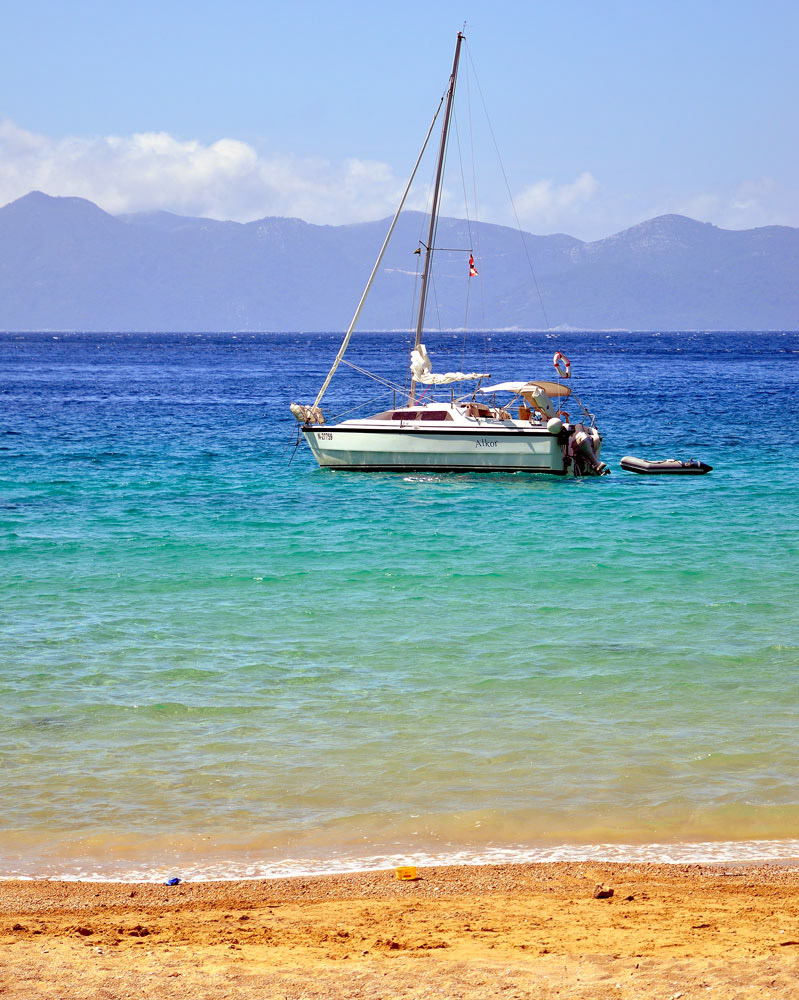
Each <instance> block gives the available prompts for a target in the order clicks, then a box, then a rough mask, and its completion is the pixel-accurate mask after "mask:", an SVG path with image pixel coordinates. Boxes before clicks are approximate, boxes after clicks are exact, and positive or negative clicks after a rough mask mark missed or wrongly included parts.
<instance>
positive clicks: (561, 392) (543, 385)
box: [480, 379, 571, 396]
mask: <svg viewBox="0 0 799 1000" xmlns="http://www.w3.org/2000/svg"><path fill="white" fill-rule="evenodd" d="M536 386H538V388H539V389H543V390H544V392H545V393H546V394H547V395H548V396H570V395H571V389H570V388H569V387H568V386H567V385H561V384H560V382H545V381H543V380H542V379H536V380H535V381H534V382H497V384H496V385H484V386H483V387H482V388H481V390H480V392H515V393H516V394H517V395H518V394H519V393H524V392H530V391H532V390H533V389H535V388H536Z"/></svg>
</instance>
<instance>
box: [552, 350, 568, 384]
mask: <svg viewBox="0 0 799 1000" xmlns="http://www.w3.org/2000/svg"><path fill="white" fill-rule="evenodd" d="M552 364H553V365H554V366H555V371H556V372H557V373H558V375H560V377H561V378H571V377H572V363H571V361H569V359H568V358H567V357H566V355H565V354H561V352H560V351H558V352H557V353H556V354H555V357H554V358H553V359H552Z"/></svg>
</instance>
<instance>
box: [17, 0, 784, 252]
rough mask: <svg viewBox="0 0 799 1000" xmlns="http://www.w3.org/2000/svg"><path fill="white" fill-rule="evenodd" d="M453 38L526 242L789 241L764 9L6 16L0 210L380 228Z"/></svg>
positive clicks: (578, 5) (36, 9)
mask: <svg viewBox="0 0 799 1000" xmlns="http://www.w3.org/2000/svg"><path fill="white" fill-rule="evenodd" d="M464 21H466V22H467V29H466V33H467V38H468V52H469V57H470V58H469V60H468V68H469V81H468V87H469V94H470V96H471V97H472V112H473V118H474V119H475V121H476V124H475V133H474V134H475V144H476V148H477V149H478V151H479V152H478V156H477V158H478V160H479V161H480V165H481V170H480V174H481V179H480V180H479V182H478V205H479V210H480V211H479V214H480V217H481V218H483V219H485V220H486V221H496V222H510V221H512V212H511V209H510V206H509V202H508V199H507V196H506V194H505V191H504V181H503V180H502V176H501V172H500V171H499V170H498V169H496V166H494V167H493V172H492V168H491V165H490V164H489V162H488V161H489V160H490V159H491V157H490V156H489V155H488V153H489V150H490V146H491V143H490V136H489V134H488V132H487V131H486V129H485V125H484V123H482V117H481V116H482V112H481V111H480V110H479V106H478V105H479V102H478V100H477V97H476V94H477V91H476V89H475V86H474V76H473V69H476V73H477V77H478V79H479V83H480V86H481V88H482V91H483V94H484V96H485V99H486V103H487V105H488V110H489V113H490V116H491V124H492V126H493V129H494V132H495V134H496V136H497V141H498V144H499V147H500V152H501V154H502V158H503V163H504V166H505V170H506V172H507V176H508V181H509V183H510V187H511V190H512V193H513V197H514V200H515V202H516V207H517V210H518V213H519V215H520V217H521V221H522V223H523V225H524V226H525V228H528V229H530V230H532V231H534V232H541V233H545V232H557V231H561V232H568V233H570V234H572V235H575V236H578V237H581V238H584V239H594V238H599V237H602V236H606V235H609V234H611V233H613V232H616V231H618V230H620V229H623V228H624V227H626V226H628V225H632V224H634V223H636V222H639V221H642V220H643V219H646V218H649V217H651V216H653V215H656V214H660V213H663V212H681V213H683V214H687V215H691V216H693V217H694V218H699V219H702V220H703V221H709V222H713V223H715V224H717V225H721V226H724V227H728V228H746V227H749V226H756V225H766V224H774V223H778V224H779V223H781V224H787V225H794V226H796V225H799V179H797V178H799V170H797V168H798V167H799V163H797V160H798V159H799V157H797V152H798V150H797V146H798V145H799V139H797V128H796V119H797V96H798V93H797V91H798V90H799V88H798V87H797V83H798V82H799V69H797V62H798V61H797V59H796V54H795V49H796V40H797V38H799V5H795V4H791V3H787V2H785V3H782V2H774V0H764V2H761V3H750V2H735V0H731V2H726V3H722V2H717V3H711V2H709V0H696V2H694V3H686V2H682V0H676V2H671V3H669V4H661V3H658V4H653V3H645V2H643V0H638V2H637V3H632V2H624V0H620V2H612V0H610V2H607V3H596V2H595V3H589V2H573V0H563V2H561V3H554V2H535V0H532V2H531V0H528V2H510V0H506V2H499V3H491V4H488V3H485V2H483V3H476V2H473V0H468V2H465V3H457V4H456V3H454V2H451V0H442V2H438V3H436V4H434V5H430V6H429V7H425V6H423V5H421V4H415V5H409V4H401V5H400V4H376V3H365V2H360V0H350V2H347V0H343V2H339V3H321V2H320V3H317V2H313V3H299V4H295V5H292V6H289V5H287V4H276V3H272V2H270V0H265V2H264V0H262V2H260V3H256V2H251V0H230V2H227V3H220V2H217V0H204V2H202V0H198V2H193V3H182V2H176V0H157V2H156V0H138V2H136V3H130V2H122V3H120V4H117V5H112V4H108V3H107V2H103V3H99V2H96V0H86V2H81V0H76V2H56V0H25V2H21V0H8V2H7V3H6V4H5V5H4V16H3V38H2V41H0V203H6V202H7V201H10V200H12V199H13V198H16V197H19V196H20V195H22V194H24V193H26V191H28V190H30V189H31V188H33V187H37V188H40V189H41V190H45V191H47V192H48V193H49V194H70V195H71V194H74V195H80V196H83V197H88V198H91V199H92V200H94V201H96V202H97V203H98V204H99V205H100V206H101V207H103V208H105V209H107V210H108V211H112V212H124V211H139V210H149V209H155V208H162V209H167V210H172V211H177V212H181V213H185V214H198V215H212V216H214V217H216V218H235V219H239V220H249V219H253V218H257V217H260V216H263V215H268V214H269V215H296V216H299V217H301V218H306V219H308V220H309V221H313V222H323V223H327V222H329V223H341V222H356V221H363V220H366V219H373V218H379V217H383V216H385V215H388V214H390V213H391V211H392V210H393V206H394V202H395V200H396V197H397V193H398V191H399V190H400V189H401V187H402V184H403V181H404V180H405V178H406V175H407V173H408V170H409V168H410V166H411V165H412V163H413V160H414V158H415V155H416V152H417V150H418V147H419V143H420V141H421V138H422V136H423V133H424V129H425V127H426V125H427V122H428V120H429V117H430V115H431V113H432V109H433V108H434V106H435V103H436V102H437V99H438V97H439V96H440V94H441V92H442V90H443V87H444V85H445V83H446V78H447V75H448V70H449V65H450V61H451V58H452V48H453V44H454V40H455V34H456V32H457V30H458V29H459V28H460V26H461V25H462V24H463V22H464ZM466 86H467V82H466V80H465V78H464V76H462V77H461V87H460V93H461V97H463V96H464V89H465V88H466ZM478 112H479V113H478ZM459 115H460V117H459V127H460V129H461V132H462V140H463V148H464V150H465V149H466V148H467V147H468V139H467V132H468V115H467V114H466V110H465V106H464V110H463V111H460V110H459ZM477 119H480V121H479V122H478V121H477ZM464 155H465V154H464ZM452 159H453V154H451V161H452ZM467 159H468V157H467ZM483 161H485V164H486V167H487V169H486V171H485V175H484V176H485V179H482V177H483V170H482V165H483ZM456 173H457V172H456ZM459 184H460V181H459V179H458V178H457V177H456V179H455V181H454V182H453V183H449V182H448V195H447V201H446V205H445V209H446V210H448V211H450V212H451V213H452V214H458V215H461V214H463V210H462V199H461V200H460V205H459V199H458V197H457V194H458V188H459ZM420 198H422V201H421V202H419V204H422V203H423V197H422V195H420Z"/></svg>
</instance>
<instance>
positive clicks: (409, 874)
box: [394, 865, 419, 882]
mask: <svg viewBox="0 0 799 1000" xmlns="http://www.w3.org/2000/svg"><path fill="white" fill-rule="evenodd" d="M394 870H395V871H396V873H397V878H398V879H400V880H401V881H403V882H411V881H413V879H415V878H418V877H419V876H418V875H417V874H416V869H415V868H414V867H413V865H405V866H404V867H401V868H395V869H394Z"/></svg>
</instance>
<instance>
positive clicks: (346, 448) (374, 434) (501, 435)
mask: <svg viewBox="0 0 799 1000" xmlns="http://www.w3.org/2000/svg"><path fill="white" fill-rule="evenodd" d="M302 431H303V433H304V434H305V437H306V440H307V441H308V444H309V445H310V447H311V451H312V452H313V454H314V457H315V458H316V460H317V462H318V463H319V465H320V466H322V467H323V468H334V469H362V470H363V469H371V470H375V471H378V470H396V471H420V470H424V471H428V472H429V471H436V472H543V473H549V474H551V475H560V476H563V475H566V471H567V470H566V468H565V466H564V461H563V449H562V447H561V445H560V444H559V443H558V439H557V437H556V436H555V435H552V434H550V433H549V432H548V431H547V430H546V429H544V428H541V429H532V428H524V429H522V428H517V427H513V426H511V427H507V426H506V427H501V428H496V427H494V428H490V429H489V428H479V429H465V428H460V427H457V428H456V427H453V428H452V429H446V430H445V429H443V428H441V427H436V428H427V427H414V428H413V429H410V428H402V429H400V428H392V427H388V428H385V429H384V428H374V427H370V428H366V427H362V428H355V427H346V428H345V427H335V426H332V427H316V426H312V427H303V428H302Z"/></svg>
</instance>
